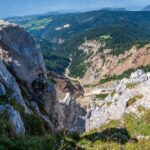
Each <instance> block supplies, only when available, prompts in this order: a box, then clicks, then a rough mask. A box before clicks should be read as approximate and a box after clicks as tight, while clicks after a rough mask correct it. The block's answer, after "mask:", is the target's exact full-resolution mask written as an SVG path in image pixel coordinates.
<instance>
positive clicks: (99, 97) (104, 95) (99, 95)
mask: <svg viewBox="0 0 150 150" xmlns="http://www.w3.org/2000/svg"><path fill="white" fill-rule="evenodd" d="M108 95H109V94H108V93H106V94H98V95H96V96H95V98H98V99H105V98H106V97H107V96H108Z"/></svg>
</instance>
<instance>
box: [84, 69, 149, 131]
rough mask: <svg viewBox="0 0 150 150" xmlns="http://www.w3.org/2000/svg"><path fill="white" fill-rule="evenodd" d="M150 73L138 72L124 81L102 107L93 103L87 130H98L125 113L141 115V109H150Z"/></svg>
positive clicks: (87, 119)
mask: <svg viewBox="0 0 150 150" xmlns="http://www.w3.org/2000/svg"><path fill="white" fill-rule="evenodd" d="M149 89H150V73H144V72H143V71H142V70H137V71H136V72H134V73H132V74H131V77H130V79H122V80H121V81H120V83H119V84H118V86H116V89H115V90H114V91H112V93H110V95H109V96H108V97H106V98H105V100H104V103H103V105H102V106H101V107H99V106H96V105H95V103H94V102H93V103H92V104H91V106H90V107H89V108H88V110H87V111H88V113H87V116H86V130H87V131H88V130H90V129H94V128H98V127H99V126H101V125H103V124H106V123H108V122H109V121H110V120H119V119H121V118H122V117H123V115H124V114H125V113H130V112H132V113H136V114H137V115H140V114H141V113H142V111H140V110H139V109H141V108H143V109H149V108H150V99H149V98H150V93H149Z"/></svg>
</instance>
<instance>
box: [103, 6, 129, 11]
mask: <svg viewBox="0 0 150 150" xmlns="http://www.w3.org/2000/svg"><path fill="white" fill-rule="evenodd" d="M101 10H107V11H127V10H126V9H125V8H110V7H107V8H102V9H101Z"/></svg>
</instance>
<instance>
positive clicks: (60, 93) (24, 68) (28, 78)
mask: <svg viewBox="0 0 150 150" xmlns="http://www.w3.org/2000/svg"><path fill="white" fill-rule="evenodd" d="M51 77H52V78H51V80H53V81H55V83H54V82H52V83H50V82H49V80H48V78H47V74H46V69H45V65H44V60H43V56H42V54H41V51H40V50H39V48H38V45H37V44H36V42H35V40H34V39H33V38H32V36H30V34H29V33H28V32H26V31H25V30H24V29H23V28H21V27H19V26H17V25H15V24H10V23H8V22H4V21H0V95H5V94H7V92H8V91H11V95H10V98H11V99H15V100H16V101H17V103H18V104H19V105H20V107H23V108H24V110H25V113H29V114H33V112H34V113H36V115H37V116H38V117H39V118H40V119H41V120H43V122H45V123H46V124H47V127H49V128H50V129H51V130H52V131H56V130H57V129H60V128H62V127H63V128H65V129H68V130H69V131H78V132H83V131H84V130H85V119H84V116H85V114H86V113H85V111H84V109H83V108H81V107H80V105H78V104H77V103H76V101H75V99H76V98H77V97H79V96H81V95H83V92H84V91H83V89H82V87H81V86H79V85H77V84H72V83H71V82H70V81H69V80H68V79H66V78H64V77H61V76H59V75H56V74H54V75H52V76H51ZM22 94H24V96H25V99H26V100H24V98H23V95H22ZM8 103H9V102H8ZM27 103H28V106H30V109H29V108H28V107H27ZM5 109H7V112H8V115H9V117H10V121H11V124H12V125H13V127H14V130H13V131H14V132H15V134H17V135H24V134H25V129H24V128H23V122H21V116H20V115H19V113H18V112H17V111H15V110H14V109H13V108H12V107H11V106H9V105H8V107H6V108H5ZM17 120H18V122H17ZM21 130H22V131H21Z"/></svg>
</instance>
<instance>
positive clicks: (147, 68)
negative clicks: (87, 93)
mask: <svg viewBox="0 0 150 150" xmlns="http://www.w3.org/2000/svg"><path fill="white" fill-rule="evenodd" d="M137 69H142V70H143V71H145V72H150V65H147V66H140V67H138V68H136V69H128V70H126V71H125V72H123V73H122V74H121V75H115V74H114V75H112V76H106V77H105V78H104V79H101V80H100V82H99V83H100V84H104V83H106V82H109V81H114V80H121V79H123V78H129V77H130V75H131V73H133V72H134V71H136V70H137Z"/></svg>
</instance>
